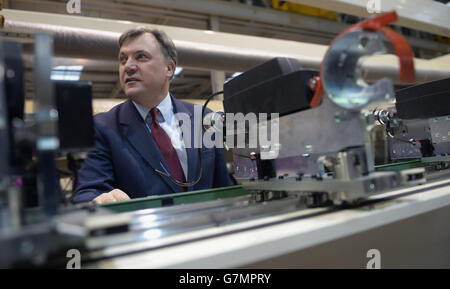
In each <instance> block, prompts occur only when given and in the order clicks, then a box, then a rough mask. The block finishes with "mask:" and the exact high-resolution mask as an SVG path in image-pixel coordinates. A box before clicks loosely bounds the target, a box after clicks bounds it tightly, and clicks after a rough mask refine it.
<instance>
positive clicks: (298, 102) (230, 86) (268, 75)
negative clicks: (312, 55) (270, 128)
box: [223, 57, 318, 116]
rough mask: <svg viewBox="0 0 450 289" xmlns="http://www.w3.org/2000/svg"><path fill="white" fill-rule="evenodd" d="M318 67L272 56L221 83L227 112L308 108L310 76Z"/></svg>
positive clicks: (273, 111) (291, 110) (281, 110)
mask: <svg viewBox="0 0 450 289" xmlns="http://www.w3.org/2000/svg"><path fill="white" fill-rule="evenodd" d="M316 75H318V72H317V71H313V70H301V65H300V63H299V62H298V61H297V60H296V59H292V58H284V57H283V58H282V57H279V58H274V59H272V60H270V61H267V62H265V63H263V64H261V65H258V66H256V67H254V68H252V69H250V70H248V71H246V72H245V73H243V74H241V75H239V76H237V77H235V78H233V79H232V80H230V81H228V82H226V83H225V84H224V101H223V106H224V109H225V111H226V112H227V113H239V112H240V113H243V114H247V113H250V112H252V113H256V114H258V113H279V114H280V116H282V115H286V114H290V113H293V112H297V111H301V110H304V109H308V108H309V107H310V106H309V104H310V102H311V99H312V97H313V92H312V91H311V89H310V88H309V80H310V79H311V78H312V77H314V76H316Z"/></svg>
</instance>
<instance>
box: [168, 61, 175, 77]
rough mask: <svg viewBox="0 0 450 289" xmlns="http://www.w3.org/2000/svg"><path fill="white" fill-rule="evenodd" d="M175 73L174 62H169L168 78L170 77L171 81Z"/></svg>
mask: <svg viewBox="0 0 450 289" xmlns="http://www.w3.org/2000/svg"><path fill="white" fill-rule="evenodd" d="M174 73H175V62H173V60H169V61H168V62H167V76H169V79H170V78H172V77H173V74H174Z"/></svg>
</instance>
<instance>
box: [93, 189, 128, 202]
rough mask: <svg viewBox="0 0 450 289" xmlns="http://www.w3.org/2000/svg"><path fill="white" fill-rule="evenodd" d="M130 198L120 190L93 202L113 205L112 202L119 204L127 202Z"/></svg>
mask: <svg viewBox="0 0 450 289" xmlns="http://www.w3.org/2000/svg"><path fill="white" fill-rule="evenodd" d="M129 199H130V197H129V196H128V195H127V194H126V193H125V192H124V191H121V190H119V189H114V190H112V191H111V192H109V193H104V194H101V195H100V196H98V197H97V198H95V199H94V200H92V201H93V202H95V203H97V204H104V203H111V202H118V201H125V200H129Z"/></svg>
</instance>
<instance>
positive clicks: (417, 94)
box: [395, 78, 450, 119]
mask: <svg viewBox="0 0 450 289" xmlns="http://www.w3.org/2000/svg"><path fill="white" fill-rule="evenodd" d="M395 97H396V100H397V101H396V104H395V106H396V108H397V115H398V117H399V118H401V119H414V118H431V117H439V116H446V115H450V78H445V79H441V80H436V81H431V82H427V83H424V84H420V85H415V86H411V87H407V88H404V89H400V90H398V91H396V92H395Z"/></svg>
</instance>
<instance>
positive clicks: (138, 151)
mask: <svg viewBox="0 0 450 289" xmlns="http://www.w3.org/2000/svg"><path fill="white" fill-rule="evenodd" d="M172 104H173V106H174V113H177V112H184V113H186V114H188V115H189V116H190V117H191V133H192V134H191V136H192V137H191V141H192V145H191V148H186V153H187V159H188V179H187V182H191V181H193V180H194V178H196V176H197V172H198V168H199V162H198V149H197V148H194V146H193V142H194V137H193V136H194V125H193V121H194V105H193V104H190V103H187V102H183V101H179V100H177V99H175V98H172ZM94 120H95V137H96V147H95V149H94V150H93V151H91V152H90V153H89V155H88V157H87V158H86V160H85V162H84V165H83V167H82V169H81V171H80V173H79V180H78V186H77V188H76V190H75V192H74V196H73V199H72V200H73V202H75V203H80V202H87V201H91V200H92V199H94V198H95V197H97V196H99V195H100V194H102V193H107V192H109V191H111V190H113V189H116V188H117V189H120V190H122V191H124V192H125V193H127V194H128V195H129V196H130V198H140V197H146V196H153V195H164V194H173V193H177V192H180V189H179V187H178V186H177V185H176V184H174V183H173V182H172V181H171V180H170V179H169V178H168V177H166V176H163V175H161V174H160V173H158V172H156V171H155V169H158V170H161V171H163V169H162V168H161V163H162V164H163V165H164V167H165V168H167V167H168V166H167V164H166V162H165V160H164V158H163V156H162V154H161V152H160V151H159V148H158V146H157V144H156V142H155V140H154V139H153V137H152V135H151V133H150V132H149V131H148V129H147V127H146V124H145V122H144V120H143V119H142V117H141V116H140V115H139V113H138V111H137V109H136V107H135V106H134V104H133V103H132V102H131V100H127V101H125V102H123V103H121V104H119V105H116V106H115V107H113V108H112V109H111V110H110V111H108V112H105V113H101V114H98V115H96V116H95V117H94ZM197 129H198V128H197ZM196 135H198V134H196ZM201 150H202V163H203V173H202V177H201V179H200V181H199V182H198V183H197V184H196V185H194V186H193V187H189V188H188V191H193V190H199V189H209V188H214V187H224V186H228V185H229V184H230V181H229V177H228V173H227V169H226V162H225V153H224V151H223V149H219V148H205V147H202V149H201Z"/></svg>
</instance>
